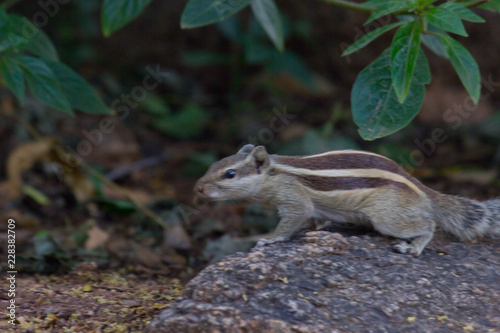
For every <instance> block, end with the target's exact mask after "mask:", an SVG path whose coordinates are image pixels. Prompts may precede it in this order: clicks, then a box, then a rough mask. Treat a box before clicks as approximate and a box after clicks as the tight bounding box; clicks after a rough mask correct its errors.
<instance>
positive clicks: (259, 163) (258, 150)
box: [250, 146, 269, 173]
mask: <svg viewBox="0 0 500 333" xmlns="http://www.w3.org/2000/svg"><path fill="white" fill-rule="evenodd" d="M250 156H251V158H252V160H253V163H254V165H255V168H256V169H257V173H261V172H262V171H263V170H265V169H267V168H268V167H269V154H268V153H267V151H266V147H264V146H257V147H255V148H254V150H252V152H251V153H250Z"/></svg>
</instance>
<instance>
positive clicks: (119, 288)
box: [0, 263, 183, 332]
mask: <svg viewBox="0 0 500 333" xmlns="http://www.w3.org/2000/svg"><path fill="white" fill-rule="evenodd" d="M16 283H17V285H16V297H15V299H16V303H17V305H18V307H17V308H16V319H17V322H16V325H15V326H12V325H11V324H9V323H8V322H7V321H8V320H9V319H10V318H8V317H7V315H6V312H5V311H2V312H1V315H0V321H1V323H0V331H2V332H142V331H143V330H144V329H145V327H146V326H147V325H148V323H149V321H150V320H151V319H152V318H154V317H155V316H156V315H157V314H158V313H159V312H160V311H161V310H162V309H165V308H167V307H169V306H170V304H171V303H172V301H174V300H175V298H176V297H178V296H179V295H180V293H181V292H182V288H183V284H182V283H181V282H180V280H179V279H171V278H165V277H161V276H160V277H158V276H156V277H155V276H151V275H150V276H148V275H147V274H133V273H127V272H126V271H125V270H122V271H116V270H114V271H111V270H110V271H98V270H97V268H96V266H95V265H93V264H90V263H83V264H80V265H79V266H78V267H77V268H75V269H74V270H72V271H71V272H70V273H68V274H66V275H59V276H56V275H50V276H23V275H19V276H17V279H16ZM7 289H8V286H7V284H4V283H2V285H0V290H1V292H0V295H2V298H7V292H8V290H7ZM8 302H9V300H8V299H1V300H0V304H1V307H2V309H5V308H6V307H7V306H8Z"/></svg>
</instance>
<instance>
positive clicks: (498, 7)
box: [478, 0, 500, 13]
mask: <svg viewBox="0 0 500 333" xmlns="http://www.w3.org/2000/svg"><path fill="white" fill-rule="evenodd" d="M478 8H482V9H486V10H490V11H492V12H499V13H500V0H490V1H488V2H486V3H483V4H482V5H480V6H479V7H478Z"/></svg>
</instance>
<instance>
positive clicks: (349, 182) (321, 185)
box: [295, 175, 414, 192]
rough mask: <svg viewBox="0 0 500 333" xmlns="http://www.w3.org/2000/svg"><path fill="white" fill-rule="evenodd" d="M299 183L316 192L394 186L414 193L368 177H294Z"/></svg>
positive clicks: (386, 180) (402, 185) (390, 182)
mask: <svg viewBox="0 0 500 333" xmlns="http://www.w3.org/2000/svg"><path fill="white" fill-rule="evenodd" d="M295 176H296V177H297V178H298V179H299V181H300V182H301V183H302V184H304V185H306V186H307V187H309V188H312V189H314V190H317V191H334V190H359V189H364V188H377V187H382V186H394V187H397V188H400V189H403V190H406V191H411V192H414V191H413V190H412V189H411V188H410V187H408V186H407V185H406V184H404V183H400V182H397V181H393V180H389V179H384V178H369V177H324V176H310V175H308V176H299V175H295Z"/></svg>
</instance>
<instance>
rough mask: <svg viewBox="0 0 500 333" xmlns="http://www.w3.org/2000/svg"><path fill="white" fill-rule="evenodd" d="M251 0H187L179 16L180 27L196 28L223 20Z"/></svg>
mask: <svg viewBox="0 0 500 333" xmlns="http://www.w3.org/2000/svg"><path fill="white" fill-rule="evenodd" d="M251 2H252V0H189V2H188V3H187V4H186V7H184V11H183V12H182V16H181V28H183V29H186V28H196V27H200V26H203V25H208V24H212V23H215V22H219V21H223V20H225V19H226V18H228V17H230V16H232V15H234V14H236V13H237V12H239V11H240V10H242V9H243V8H245V7H246V6H248V5H249V4H250V3H251Z"/></svg>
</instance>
